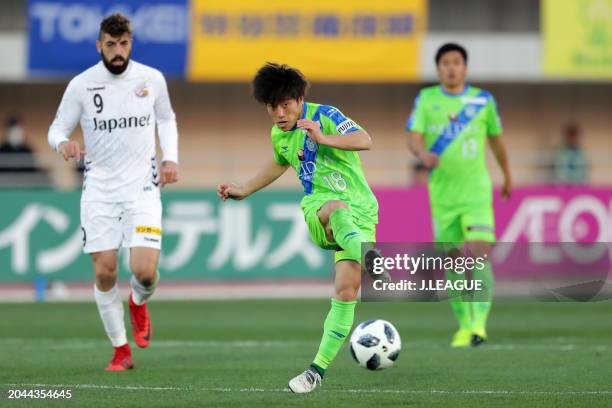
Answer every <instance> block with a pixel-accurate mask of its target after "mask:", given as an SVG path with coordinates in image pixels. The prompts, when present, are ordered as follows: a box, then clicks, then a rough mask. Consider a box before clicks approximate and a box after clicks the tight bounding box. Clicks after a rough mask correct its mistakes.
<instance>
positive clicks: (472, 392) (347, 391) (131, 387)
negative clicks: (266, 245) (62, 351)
mask: <svg viewBox="0 0 612 408" xmlns="http://www.w3.org/2000/svg"><path fill="white" fill-rule="evenodd" d="M2 385H3V386H5V387H47V388H82V389H102V390H104V389H112V390H125V391H192V392H193V391H203V392H226V393H288V392H289V390H288V389H286V388H257V387H247V388H229V387H149V386H141V385H98V384H42V383H8V384H2ZM320 392H325V393H339V394H449V395H612V390H610V391H607V390H599V391H512V390H456V391H453V390H391V389H372V390H364V389H361V390H357V389H344V388H324V387H323V388H321V390H320Z"/></svg>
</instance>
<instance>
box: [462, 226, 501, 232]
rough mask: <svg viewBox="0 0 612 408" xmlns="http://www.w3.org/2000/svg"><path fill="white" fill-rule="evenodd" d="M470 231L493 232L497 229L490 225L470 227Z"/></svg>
mask: <svg viewBox="0 0 612 408" xmlns="http://www.w3.org/2000/svg"><path fill="white" fill-rule="evenodd" d="M467 230H468V231H485V232H493V231H494V230H495V229H494V228H493V227H491V226H490V225H470V226H468V227H467Z"/></svg>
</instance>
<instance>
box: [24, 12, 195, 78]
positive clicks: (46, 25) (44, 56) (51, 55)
mask: <svg viewBox="0 0 612 408" xmlns="http://www.w3.org/2000/svg"><path fill="white" fill-rule="evenodd" d="M117 12H119V13H122V14H125V15H126V16H128V17H129V18H130V20H131V21H132V30H133V35H134V44H133V51H132V58H133V59H134V60H136V61H138V62H141V63H143V64H147V65H151V66H153V67H155V68H157V69H159V70H160V71H162V72H163V73H164V74H166V75H168V76H170V77H183V76H184V74H185V61H186V56H187V43H188V38H189V24H188V21H189V4H188V0H129V1H109V0H29V1H28V27H29V46H28V47H29V49H28V54H29V58H28V71H29V75H32V76H41V75H45V76H49V75H53V76H68V75H74V74H77V73H79V72H81V71H83V70H85V69H87V68H89V67H90V66H92V65H94V64H96V63H97V62H98V61H99V59H100V56H99V54H98V53H97V51H96V46H95V42H96V39H97V38H98V31H99V28H100V22H101V21H102V20H103V19H104V17H106V16H108V15H110V14H113V13H117Z"/></svg>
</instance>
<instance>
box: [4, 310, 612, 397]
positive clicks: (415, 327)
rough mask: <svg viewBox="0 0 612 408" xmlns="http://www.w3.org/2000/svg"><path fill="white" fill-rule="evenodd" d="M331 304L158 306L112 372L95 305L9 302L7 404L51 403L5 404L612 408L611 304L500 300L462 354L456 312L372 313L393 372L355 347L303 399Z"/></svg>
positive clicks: (362, 313)
mask: <svg viewBox="0 0 612 408" xmlns="http://www.w3.org/2000/svg"><path fill="white" fill-rule="evenodd" d="M328 306H329V302H328V301H327V300H256V301H249V300H241V301H197V302H195V301H189V302H187V301H186V302H155V301H153V302H151V305H150V309H151V313H152V317H153V323H154V339H153V343H152V344H151V347H150V348H148V349H146V350H140V349H135V346H133V343H132V347H133V350H134V360H135V364H136V368H135V369H134V370H131V371H129V372H123V373H106V372H104V371H103V368H104V367H105V366H106V364H107V363H108V361H109V360H110V358H111V354H112V350H111V348H110V343H109V342H108V341H107V339H106V337H105V335H104V333H103V330H102V325H101V322H100V320H99V317H98V314H97V310H96V307H95V305H94V303H93V302H91V303H80V304H0V366H1V370H0V387H1V388H2V390H1V391H2V394H1V396H0V406H14V407H25V406H41V405H43V404H49V401H45V402H43V401H34V400H20V401H15V400H8V399H7V392H8V391H7V390H8V389H31V388H35V389H50V388H52V387H54V386H61V387H65V388H69V389H71V390H72V393H73V397H72V400H70V401H55V402H51V403H50V404H51V405H52V406H63V405H66V406H89V407H90V406H96V407H102V406H109V407H119V406H121V407H128V406H145V407H157V406H213V407H223V406H227V407H233V408H234V407H241V406H248V407H270V406H282V407H293V406H304V407H328V406H333V407H334V408H336V407H361V406H364V407H412V406H451V405H453V406H487V407H496V406H501V407H516V406H530V407H533V406H549V407H559V406H585V407H587V406H588V407H592V406H606V405H608V406H612V382H610V378H611V377H610V367H612V344H611V340H612V323H611V322H612V308H611V307H610V306H611V303H610V302H601V303H585V304H578V303H519V302H497V303H496V304H495V305H494V309H493V311H492V316H491V320H490V326H489V334H490V336H491V339H490V341H489V342H488V343H487V344H485V345H484V346H482V347H480V348H477V349H461V350H453V349H450V347H449V346H448V344H449V341H450V337H451V335H452V333H453V331H454V329H455V323H454V320H453V318H452V316H451V312H450V308H449V305H448V304H446V303H385V304H382V303H362V304H360V305H359V306H358V309H357V316H356V323H357V322H361V321H363V320H366V319H371V318H383V319H386V320H389V321H391V322H392V323H394V324H395V326H396V327H397V328H398V330H399V332H400V335H401V337H402V341H403V350H402V353H401V355H400V357H399V359H398V361H397V363H396V364H395V366H394V367H392V368H390V369H388V370H384V371H380V372H370V371H367V370H364V369H362V368H360V367H359V366H358V365H357V364H356V363H355V362H353V360H352V358H351V357H350V353H349V352H348V347H347V346H346V345H345V346H344V347H343V349H342V350H341V351H340V354H339V356H338V358H337V359H336V361H335V362H334V364H333V365H332V366H331V367H330V369H329V370H328V371H327V374H326V378H325V380H324V382H323V388H321V389H319V390H317V391H316V392H315V393H313V394H310V395H293V394H291V393H289V392H287V391H286V384H287V381H288V380H289V379H290V378H291V377H293V376H294V375H296V374H298V373H299V372H300V371H301V370H303V369H304V368H305V367H306V366H307V364H308V363H310V361H311V360H312V358H313V357H314V354H315V352H316V348H317V346H318V341H319V338H320V335H321V330H322V323H323V319H324V317H325V314H326V313H327V310H328ZM126 309H127V308H126ZM126 323H127V327H128V328H129V320H128V319H127V315H126Z"/></svg>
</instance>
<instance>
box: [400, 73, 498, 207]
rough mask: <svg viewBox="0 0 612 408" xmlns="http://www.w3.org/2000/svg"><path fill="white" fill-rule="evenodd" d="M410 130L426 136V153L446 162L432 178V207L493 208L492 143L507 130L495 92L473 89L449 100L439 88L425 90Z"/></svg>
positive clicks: (441, 164) (451, 96)
mask: <svg viewBox="0 0 612 408" xmlns="http://www.w3.org/2000/svg"><path fill="white" fill-rule="evenodd" d="M406 129H407V130H409V131H414V132H418V133H421V134H423V135H424V138H425V146H426V148H427V149H428V150H429V151H431V152H433V153H436V154H437V155H438V156H439V157H440V161H439V164H438V166H437V167H435V168H434V169H432V171H431V174H430V177H429V197H430V201H431V205H432V206H436V207H456V206H458V205H460V206H462V205H472V204H487V203H490V202H491V199H492V186H491V179H490V177H489V172H488V171H487V164H486V159H485V147H486V140H487V137H493V136H498V135H500V134H501V132H502V126H501V122H500V119H499V115H498V113H497V107H496V104H495V99H494V98H493V96H492V95H491V94H490V93H489V92H487V91H485V90H482V89H479V88H476V87H473V86H466V87H465V90H464V91H463V92H462V93H460V94H449V93H447V92H445V91H444V89H443V88H442V87H441V86H439V85H438V86H432V87H428V88H424V89H422V90H421V92H420V93H419V95H418V96H417V98H416V100H415V102H414V108H413V111H412V114H411V115H410V117H409V119H408V123H407V125H406Z"/></svg>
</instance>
